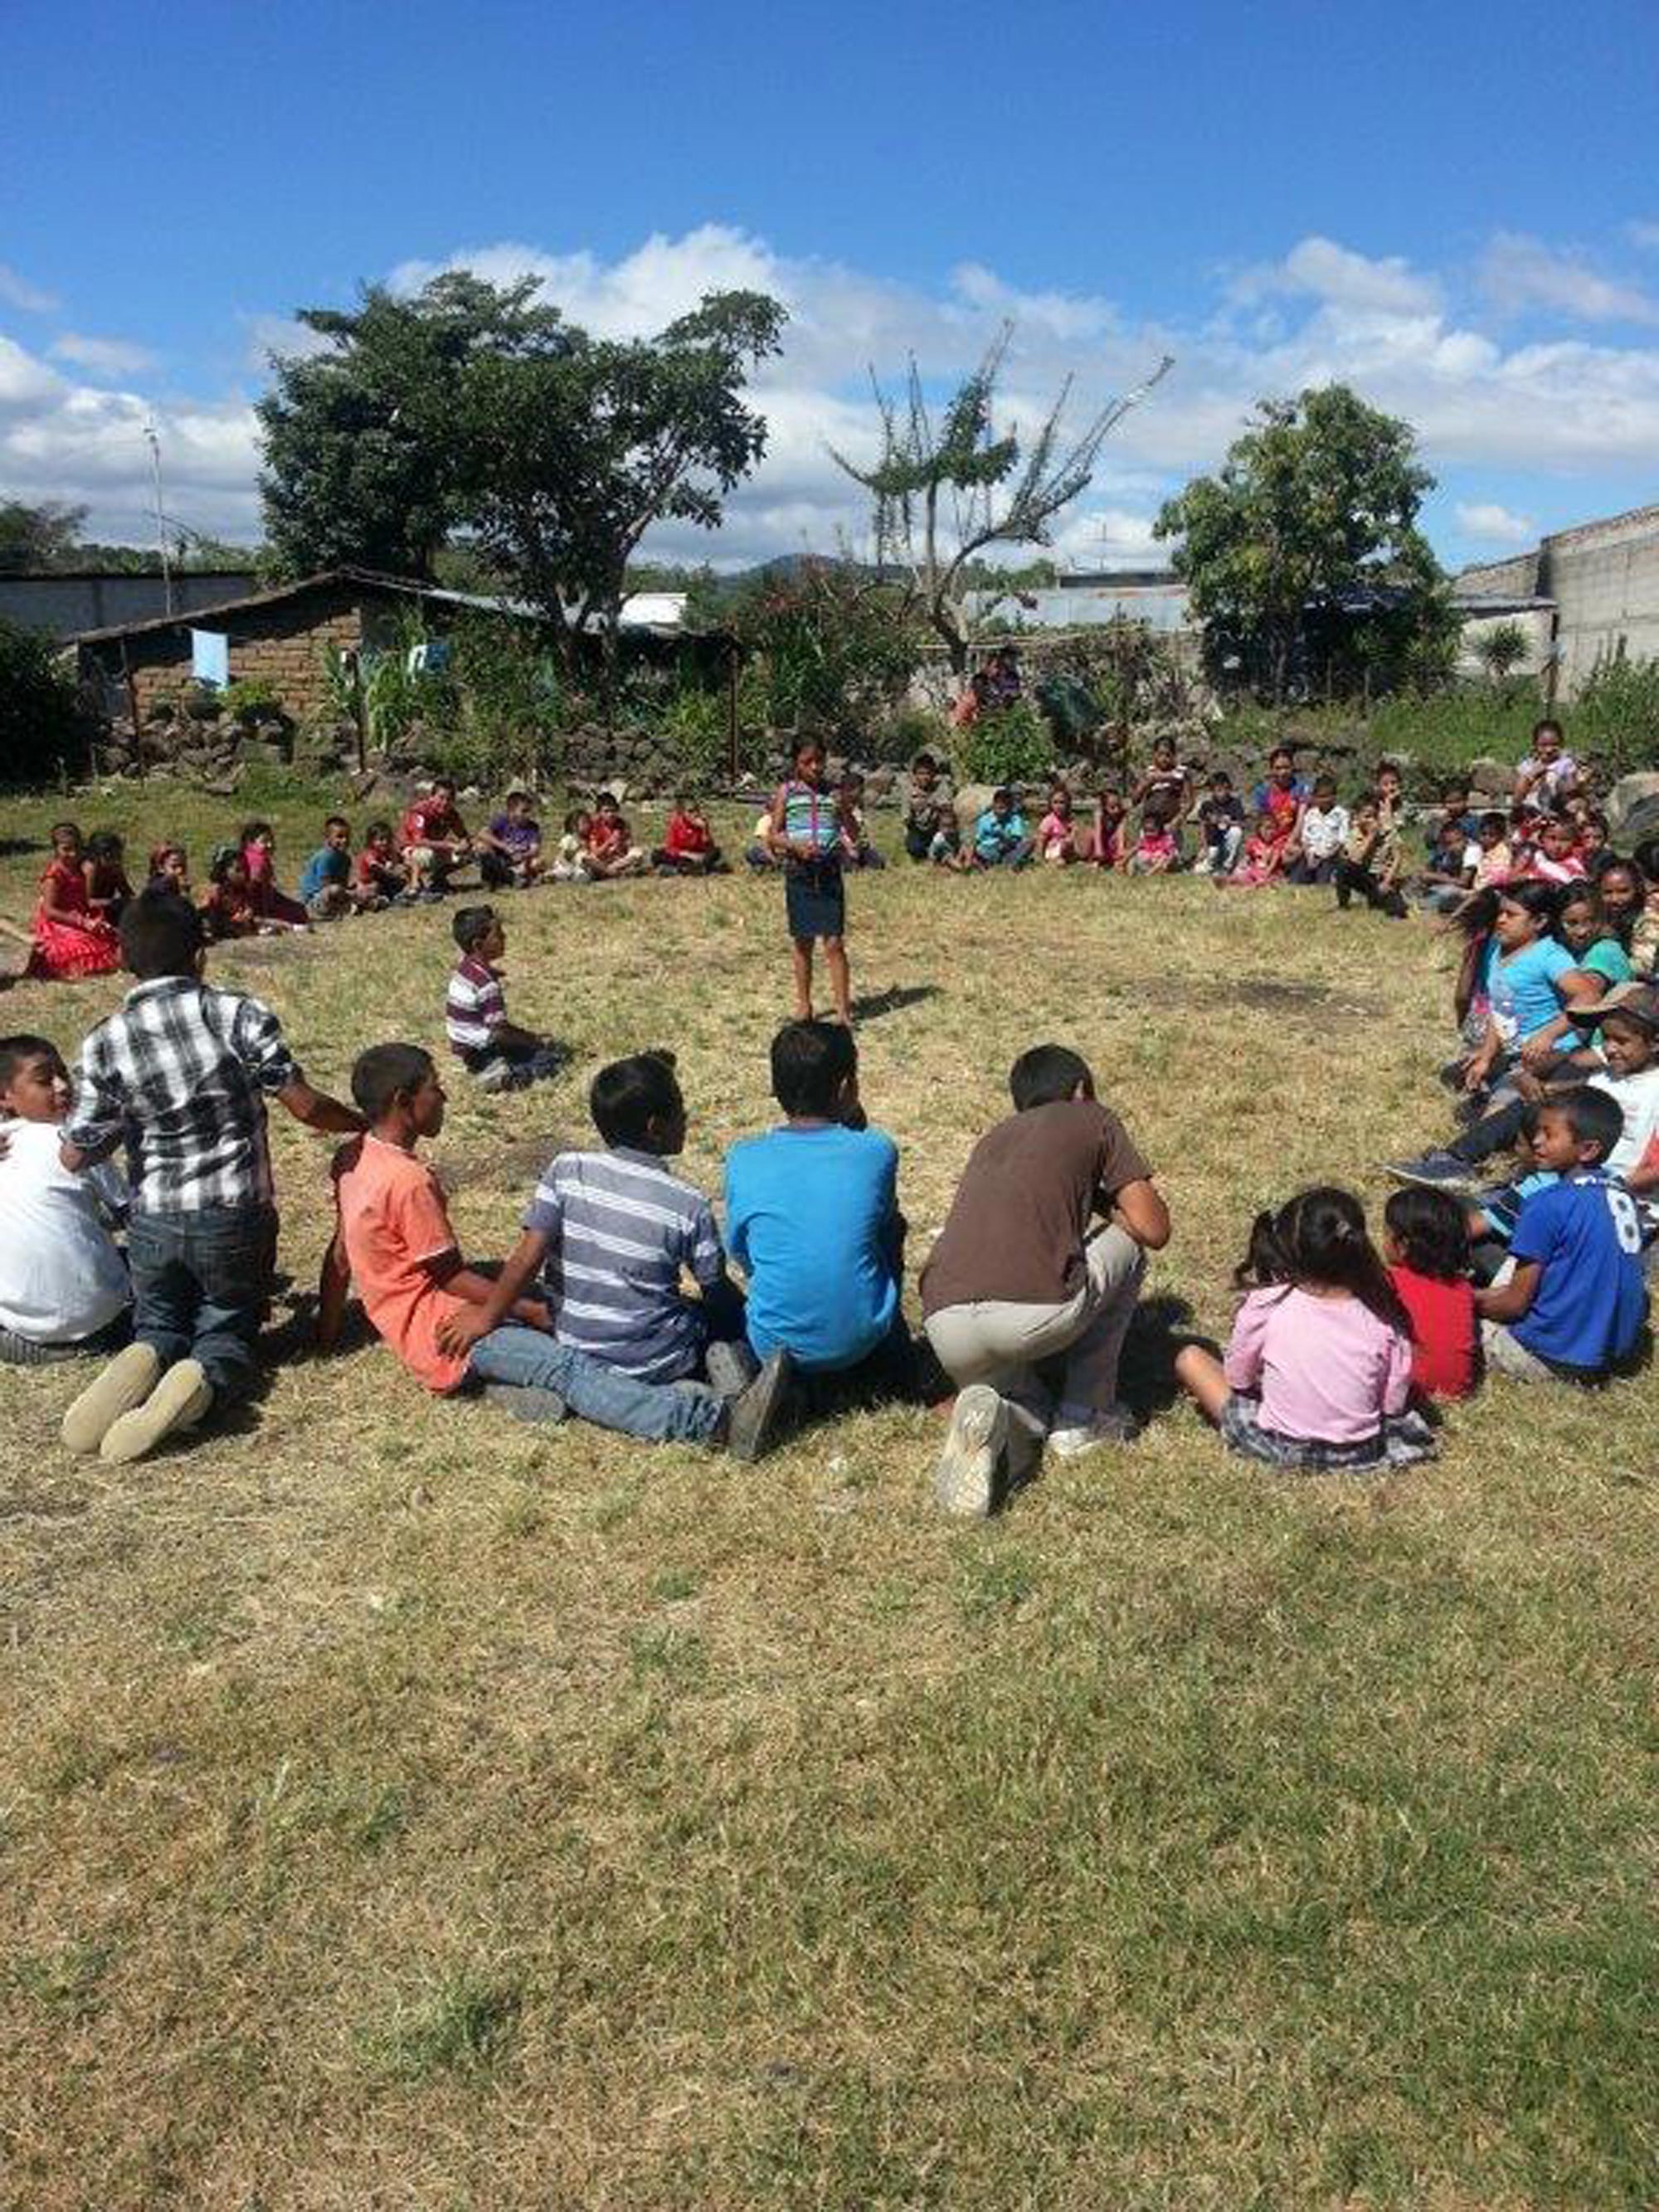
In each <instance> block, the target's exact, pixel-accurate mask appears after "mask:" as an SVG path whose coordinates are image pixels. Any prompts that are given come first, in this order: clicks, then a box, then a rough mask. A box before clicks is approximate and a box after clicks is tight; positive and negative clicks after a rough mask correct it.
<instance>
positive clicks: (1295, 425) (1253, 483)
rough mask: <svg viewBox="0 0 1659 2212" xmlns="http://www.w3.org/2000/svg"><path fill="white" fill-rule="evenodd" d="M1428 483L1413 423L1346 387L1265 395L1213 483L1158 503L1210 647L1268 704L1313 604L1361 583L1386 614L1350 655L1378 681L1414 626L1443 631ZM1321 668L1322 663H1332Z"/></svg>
mask: <svg viewBox="0 0 1659 2212" xmlns="http://www.w3.org/2000/svg"><path fill="white" fill-rule="evenodd" d="M1433 483H1434V478H1433V477H1431V475H1430V473H1429V471H1427V470H1426V469H1425V468H1424V467H1422V466H1421V465H1420V464H1419V461H1418V460H1417V458H1416V439H1415V435H1414V434H1413V430H1412V428H1411V426H1410V424H1409V423H1407V422H1401V421H1399V420H1398V419H1397V418H1396V417H1395V416H1391V415H1384V414H1382V413H1380V412H1379V411H1378V410H1376V408H1373V407H1369V406H1367V405H1366V404H1365V403H1364V400H1362V399H1360V398H1358V397H1357V396H1356V394H1355V393H1353V392H1350V391H1349V390H1348V389H1347V388H1346V386H1344V385H1340V384H1333V385H1327V386H1323V387H1322V389H1320V390H1317V391H1309V392H1303V393H1302V395H1301V397H1300V398H1298V399H1294V400H1289V399H1283V400H1281V399H1264V400H1263V401H1261V404H1259V406H1258V407H1257V409H1256V411H1255V421H1254V422H1253V423H1252V425H1251V427H1250V428H1249V429H1248V430H1247V431H1246V432H1245V433H1244V435H1243V437H1241V438H1239V439H1237V440H1236V441H1234V443H1233V444H1232V445H1231V447H1229V448H1228V452H1227V458H1226V460H1225V463H1224V465H1223V466H1222V468H1221V471H1220V472H1219V474H1218V475H1216V476H1212V477H1211V476H1206V477H1196V478H1194V481H1193V482H1192V483H1189V484H1188V486H1187V489H1185V491H1183V492H1182V494H1181V495H1179V497H1178V498H1176V499H1172V500H1170V501H1167V502H1166V503H1165V505H1164V508H1163V510H1162V512H1161V513H1159V515H1158V522H1157V526H1156V528H1157V534H1158V536H1159V537H1160V538H1177V539H1178V540H1179V541H1180V542H1179V544H1177V546H1176V551H1175V554H1174V556H1173V557H1174V565H1175V568H1176V574H1178V575H1180V576H1182V577H1184V578H1185V580H1187V582H1188V585H1189V586H1191V590H1192V599H1193V605H1194V611H1196V612H1197V613H1198V615H1199V616H1200V617H1201V618H1202V620H1203V622H1204V623H1205V625H1206V629H1207V630H1208V631H1209V632H1210V635H1211V637H1212V641H1213V640H1214V639H1215V638H1216V637H1217V636H1218V635H1220V636H1222V637H1225V638H1226V639H1229V640H1235V641H1237V643H1238V645H1239V647H1240V648H1241V650H1242V653H1243V658H1244V659H1245V660H1246V663H1247V665H1250V666H1252V667H1254V668H1255V669H1257V670H1259V671H1261V675H1262V677H1263V679H1264V681H1265V684H1266V688H1267V690H1268V691H1269V692H1270V694H1271V696H1273V699H1274V700H1275V701H1278V700H1282V699H1283V698H1284V696H1285V687H1286V683H1287V679H1288V678H1289V675H1290V672H1291V663H1292V659H1293V657H1294V655H1295V653H1296V649H1297V644H1298V642H1299V641H1301V640H1302V639H1303V638H1304V626H1305V624H1306V622H1307V618H1308V613H1309V610H1310V607H1314V606H1316V605H1320V604H1322V603H1325V604H1329V603H1331V602H1334V601H1335V600H1336V599H1338V598H1339V597H1340V595H1343V594H1346V595H1349V596H1350V597H1352V595H1353V594H1354V593H1356V592H1358V591H1361V590H1363V589H1364V588H1365V587H1368V586H1369V587H1371V588H1372V590H1373V592H1374V593H1375V595H1376V600H1377V602H1378V604H1379V605H1381V604H1382V603H1383V602H1384V601H1386V602H1387V603H1388V617H1387V618H1386V619H1383V618H1382V617H1377V618H1374V619H1371V620H1370V621H1369V622H1368V623H1365V624H1362V625H1361V630H1362V632H1363V635H1357V636H1356V637H1355V638H1354V639H1353V640H1352V642H1351V643H1350V645H1348V646H1347V647H1341V646H1339V645H1338V644H1337V643H1336V642H1334V641H1333V642H1332V643H1330V645H1329V646H1328V652H1329V653H1333V654H1339V655H1340V654H1341V653H1347V654H1348V656H1349V658H1350V659H1353V658H1356V657H1357V659H1358V661H1359V662H1360V663H1361V664H1362V665H1364V666H1366V667H1370V666H1371V665H1372V659H1373V658H1374V659H1375V662H1376V666H1375V669H1374V671H1373V672H1374V674H1377V675H1381V674H1383V672H1384V671H1385V670H1386V669H1389V668H1392V667H1394V666H1395V665H1403V664H1405V663H1407V662H1409V661H1410V659H1412V657H1413V651H1414V648H1415V641H1416V638H1417V635H1418V633H1419V630H1422V629H1429V630H1434V631H1438V630H1441V629H1443V628H1444V622H1445V605H1444V579H1443V576H1442V574H1441V571H1440V568H1439V565H1438V563H1437V562H1436V560H1435V557H1434V555H1433V553H1432V552H1431V550H1430V548H1429V545H1428V543H1427V541H1426V540H1425V538H1424V537H1423V536H1422V533H1421V532H1419V529H1418V528H1417V514H1418V510H1419V507H1420V505H1421V503H1422V499H1423V495H1424V494H1425V492H1426V491H1427V490H1429V489H1431V486H1432V484H1433ZM1329 665H1331V664H1329V663H1328V666H1329Z"/></svg>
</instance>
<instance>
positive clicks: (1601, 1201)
mask: <svg viewBox="0 0 1659 2212" xmlns="http://www.w3.org/2000/svg"><path fill="white" fill-rule="evenodd" d="M1536 1114H1537V1124H1536V1128H1535V1131H1534V1136H1533V1140H1532V1142H1533V1154H1534V1158H1535V1159H1536V1161H1537V1164H1538V1165H1539V1167H1540V1168H1541V1169H1542V1170H1545V1171H1547V1172H1548V1173H1551V1174H1553V1175H1555V1176H1559V1178H1560V1179H1559V1182H1554V1183H1552V1184H1551V1185H1549V1187H1548V1188H1546V1189H1543V1190H1538V1191H1534V1193H1533V1194H1532V1195H1531V1196H1530V1197H1529V1198H1528V1199H1527V1200H1525V1202H1524V1203H1523V1204H1522V1207H1521V1212H1520V1216H1519V1218H1518V1219H1517V1220H1516V1225H1515V1232H1514V1235H1513V1236H1512V1237H1510V1257H1509V1260H1508V1261H1507V1263H1506V1264H1505V1265H1504V1267H1503V1268H1502V1269H1500V1271H1499V1273H1498V1276H1497V1278H1496V1279H1495V1280H1494V1281H1493V1283H1492V1285H1491V1287H1490V1288H1489V1289H1487V1290H1483V1291H1476V1292H1475V1299H1474V1302H1475V1307H1476V1310H1477V1311H1478V1312H1479V1313H1480V1316H1481V1329H1480V1340H1481V1348H1482V1350H1483V1352H1485V1354H1486V1365H1487V1368H1488V1369H1489V1370H1491V1371H1492V1372H1493V1373H1495V1374H1498V1375H1508V1376H1512V1377H1514V1378H1515V1379H1516V1381H1518V1382H1523V1383H1547V1382H1549V1381H1551V1380H1557V1381H1560V1382H1566V1383H1601V1382H1605V1381H1607V1378H1608V1377H1609V1376H1611V1375H1613V1374H1614V1373H1615V1372H1616V1371H1617V1370H1619V1369H1620V1368H1621V1367H1622V1366H1623V1365H1624V1364H1625V1363H1626V1361H1627V1360H1628V1359H1629V1358H1631V1355H1632V1353H1633V1352H1634V1351H1635V1350H1636V1347H1637V1343H1638V1339H1639V1337H1640V1335H1641V1334H1642V1326H1643V1323H1644V1321H1645V1319H1646V1317H1647V1303H1648V1301H1647V1290H1646V1285H1645V1282H1644V1276H1643V1271H1642V1220H1641V1214H1640V1210H1639V1208H1638V1204H1637V1201H1636V1200H1635V1199H1634V1198H1633V1197H1632V1195H1631V1194H1630V1192H1629V1191H1627V1190H1626V1189H1625V1188H1623V1187H1622V1186H1621V1185H1620V1184H1619V1183H1616V1182H1613V1181H1612V1180H1611V1179H1610V1178H1609V1176H1608V1175H1607V1169H1606V1163H1607V1158H1608V1155H1609V1154H1610V1153H1611V1152H1613V1149H1614V1147H1615V1146H1617V1145H1618V1143H1619V1140H1620V1134H1621V1133H1622V1131H1623V1128H1624V1115H1623V1114H1622V1112H1621V1111H1620V1107H1619V1104H1618V1102H1617V1101H1616V1100H1615V1099H1614V1098H1613V1097H1610V1096H1609V1095H1608V1094H1607V1092H1606V1091H1592V1090H1589V1089H1588V1088H1586V1089H1583V1090H1579V1091H1567V1092H1566V1093H1565V1094H1564V1095H1563V1096H1560V1097H1555V1098H1551V1099H1548V1100H1547V1101H1546V1102H1545V1103H1543V1104H1542V1105H1541V1106H1540V1107H1538V1108H1537V1109H1536Z"/></svg>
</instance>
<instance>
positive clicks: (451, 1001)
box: [444, 953, 507, 1060]
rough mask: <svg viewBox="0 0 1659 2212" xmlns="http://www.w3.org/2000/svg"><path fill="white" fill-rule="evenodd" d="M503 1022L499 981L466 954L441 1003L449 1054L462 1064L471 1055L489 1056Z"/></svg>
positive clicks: (504, 1005)
mask: <svg viewBox="0 0 1659 2212" xmlns="http://www.w3.org/2000/svg"><path fill="white" fill-rule="evenodd" d="M506 1018H507V1000H506V998H505V996H504V994H503V993H502V990H501V977H500V976H499V975H497V974H496V973H495V969H493V968H488V967H486V966H485V965H484V963H483V961H482V960H475V959H473V957H471V954H470V953H469V954H468V955H467V957H466V958H465V960H463V961H461V962H460V963H459V965H458V966H457V967H456V969H455V970H454V972H453V974H452V975H451V976H450V979H449V993H448V996H447V998H446V999H445V1000H444V1029H445V1031H446V1032H447V1036H448V1038H449V1042H450V1048H451V1050H452V1051H454V1052H458V1053H459V1054H460V1055H461V1057H462V1058H463V1059H464V1060H465V1058H466V1057H467V1055H468V1054H471V1053H475V1052H488V1051H489V1048H490V1046H491V1045H492V1044H493V1043H494V1042H495V1030H496V1028H497V1026H498V1024H500V1023H501V1022H503V1021H504V1020H505V1019H506Z"/></svg>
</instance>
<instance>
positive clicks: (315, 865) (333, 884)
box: [300, 814, 359, 921]
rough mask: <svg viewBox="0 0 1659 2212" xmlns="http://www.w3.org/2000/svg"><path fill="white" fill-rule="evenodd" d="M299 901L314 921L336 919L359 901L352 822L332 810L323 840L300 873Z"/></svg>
mask: <svg viewBox="0 0 1659 2212" xmlns="http://www.w3.org/2000/svg"><path fill="white" fill-rule="evenodd" d="M300 902H301V905H302V906H303V907H304V908H305V910H306V912H307V914H308V915H310V916H311V919H312V920H313V921H337V920H338V919H339V917H340V916H341V915H343V914H350V913H351V912H352V911H353V910H354V908H356V906H357V904H358V903H359V902H358V900H357V899H356V896H354V895H353V892H352V888H351V824H350V823H349V822H348V821H347V820H346V818H345V817H344V815H343V814H331V815H330V816H329V817H328V819H327V821H326V822H325V823H324V824H323V842H322V843H321V844H320V845H319V847H318V848H317V850H316V851H315V852H314V853H313V854H312V856H311V858H310V859H309V860H307V862H306V864H305V866H304V867H303V869H301V873H300Z"/></svg>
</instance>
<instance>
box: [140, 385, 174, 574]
mask: <svg viewBox="0 0 1659 2212" xmlns="http://www.w3.org/2000/svg"><path fill="white" fill-rule="evenodd" d="M144 435H145V437H146V438H147V439H148V440H149V470H150V477H151V481H152V482H153V483H154V485H155V544H156V547H157V549H158V550H159V551H160V553H161V596H162V599H164V600H165V602H166V605H167V612H168V614H171V613H172V612H173V563H172V562H171V561H170V560H169V559H168V557H167V523H166V521H165V520H164V519H163V516H162V513H161V440H160V439H159V438H158V437H157V436H156V435H155V423H154V422H146V423H145V425H144Z"/></svg>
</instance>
